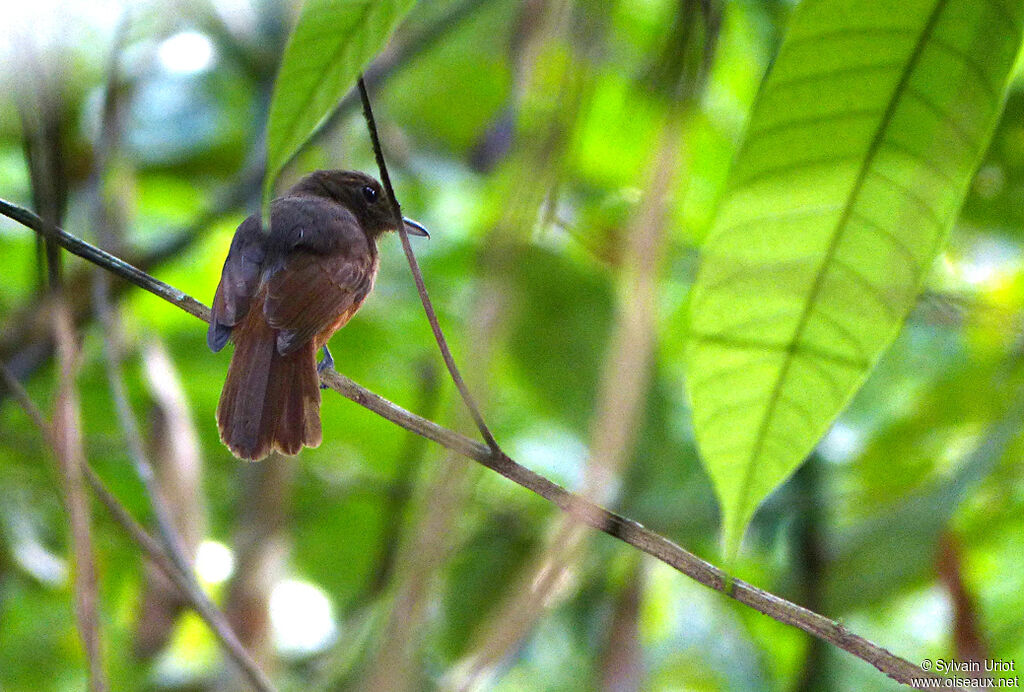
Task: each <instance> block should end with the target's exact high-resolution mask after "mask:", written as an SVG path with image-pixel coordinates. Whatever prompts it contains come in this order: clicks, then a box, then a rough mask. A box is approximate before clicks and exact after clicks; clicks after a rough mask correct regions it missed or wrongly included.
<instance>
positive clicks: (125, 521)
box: [0, 363, 275, 692]
mask: <svg viewBox="0 0 1024 692" xmlns="http://www.w3.org/2000/svg"><path fill="white" fill-rule="evenodd" d="M0 380H2V381H3V382H4V384H5V385H6V386H7V388H8V390H9V391H10V393H11V395H12V396H13V397H14V399H15V400H16V401H17V402H18V404H19V405H20V406H21V408H22V409H23V410H24V411H25V414H26V415H27V416H28V417H29V420H31V421H32V423H33V424H34V425H35V426H36V428H38V429H39V432H40V433H41V434H42V436H43V439H44V440H45V441H46V443H47V444H48V445H49V446H50V447H51V448H53V449H54V450H56V446H55V445H56V440H55V437H54V431H53V428H52V426H51V425H50V424H49V423H48V422H47V420H46V417H45V416H44V415H43V414H42V412H41V411H40V410H39V408H38V407H37V406H36V405H35V403H34V402H33V401H32V399H31V398H30V397H29V395H28V392H26V391H25V388H24V387H23V386H22V384H21V382H19V381H18V379H17V378H16V377H15V376H14V374H13V373H12V372H11V371H10V369H9V368H8V367H7V366H6V365H4V364H3V363H0ZM81 470H82V475H83V477H84V478H85V481H86V482H87V483H88V484H89V486H90V487H91V488H92V490H93V492H94V493H95V494H96V497H97V498H98V499H99V501H100V502H101V503H103V506H104V507H106V509H107V511H108V512H110V516H111V517H112V518H113V519H114V521H115V522H117V523H118V524H119V525H120V526H121V527H122V528H124V530H125V531H126V532H127V533H128V535H129V536H130V537H131V539H132V540H133V541H134V542H135V543H136V545H138V546H139V548H141V549H142V552H143V553H145V554H146V557H147V558H149V560H150V562H152V563H153V564H154V565H155V566H156V567H157V569H159V570H160V571H161V572H163V574H164V576H166V577H167V578H168V579H170V580H171V582H172V583H173V584H174V585H175V586H177V587H178V590H179V591H180V592H181V595H182V596H183V597H184V598H185V599H186V600H187V601H188V603H189V605H190V606H191V607H192V609H193V610H195V612H196V613H197V614H198V615H199V617H200V618H202V619H203V621H204V622H205V623H206V624H207V625H209V627H210V629H211V630H212V631H213V633H214V635H215V636H216V637H217V639H218V640H219V641H220V643H221V644H222V645H223V646H224V648H225V649H226V650H227V652H228V655H229V656H230V657H231V658H232V660H234V661H235V663H237V664H238V666H239V668H241V669H242V671H243V672H244V673H245V674H246V676H247V677H248V679H249V681H250V682H251V683H252V684H253V687H254V688H255V689H257V690H260V692H273V690H274V689H275V688H274V686H273V684H272V683H271V682H270V680H269V679H268V678H267V677H266V675H264V674H263V672H262V671H261V670H260V669H259V668H258V667H257V666H256V664H255V663H254V662H253V661H252V658H251V657H250V656H249V654H248V653H247V652H246V651H245V649H244V648H243V647H242V644H241V643H240V642H239V641H238V638H237V637H236V636H235V633H234V632H233V631H232V630H231V628H230V627H229V626H228V624H227V621H226V620H225V619H224V616H223V615H222V614H221V612H220V611H219V610H217V608H216V606H214V605H213V603H212V602H211V601H210V599H209V597H208V596H207V595H206V593H205V592H204V591H203V590H202V589H201V588H200V587H199V586H198V585H197V584H196V583H195V582H194V581H193V580H190V579H189V578H188V577H187V576H186V575H185V574H184V573H182V572H181V570H179V569H178V567H177V565H175V564H174V562H173V561H172V560H171V559H170V558H169V557H168V556H167V553H166V552H165V551H164V549H163V547H162V546H161V545H160V543H158V542H157V540H156V539H155V538H153V537H152V536H150V535H149V534H148V533H147V532H146V530H145V529H144V528H142V526H141V525H140V524H139V523H138V522H137V521H135V519H134V518H133V517H132V515H131V514H130V513H129V512H128V510H127V509H125V507H124V505H122V504H121V502H120V501H119V500H118V499H117V497H116V496H115V495H114V494H113V493H111V492H110V490H108V489H107V487H106V485H105V484H104V483H103V481H102V480H101V479H100V477H99V475H97V473H96V472H95V471H93V469H92V467H91V466H89V464H88V462H86V461H84V460H83V463H82V465H81Z"/></svg>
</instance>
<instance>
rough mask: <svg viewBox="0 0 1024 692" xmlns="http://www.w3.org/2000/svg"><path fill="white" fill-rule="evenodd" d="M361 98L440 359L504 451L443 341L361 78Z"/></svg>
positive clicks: (483, 429) (491, 443)
mask: <svg viewBox="0 0 1024 692" xmlns="http://www.w3.org/2000/svg"><path fill="white" fill-rule="evenodd" d="M359 96H360V98H362V100H363V116H364V117H365V118H366V127H367V129H368V130H369V131H370V140H371V141H372V143H373V155H374V156H375V157H376V158H377V168H378V169H379V170H380V181H381V183H382V184H383V185H384V192H385V194H387V196H388V201H389V202H390V203H391V210H392V211H393V212H394V215H395V218H396V219H398V235H399V237H400V238H401V239H402V249H403V250H404V251H405V258H406V259H407V260H409V269H410V270H412V276H413V279H414V280H415V281H416V290H417V291H419V294H420V301H422V302H423V310H424V311H425V312H426V313H427V320H428V321H429V322H430V328H431V329H432V330H433V332H434V339H435V340H436V341H437V347H438V348H439V349H440V350H441V357H442V358H444V364H445V365H446V366H448V373H449V374H450V375H451V376H452V381H453V382H454V383H455V386H456V388H458V390H459V394H460V395H461V396H462V400H463V401H464V402H465V403H466V408H468V409H469V413H470V415H471V416H473V421H474V422H475V423H476V427H477V428H478V429H479V430H480V434H481V435H482V436H483V438H484V441H485V442H486V443H487V446H488V447H490V448H491V449H492V450H494V451H495V452H499V451H501V448H500V447H499V446H498V441H497V440H495V439H494V435H492V434H491V430H490V428H488V427H487V423H485V422H484V417H483V416H482V415H481V414H480V408H479V407H478V406H477V405H476V401H474V400H473V395H472V394H470V393H469V387H467V386H466V382H465V381H464V380H463V379H462V374H461V373H459V368H458V366H456V365H455V358H453V357H452V352H451V349H449V348H448V341H447V340H446V339H445V338H444V332H442V331H441V325H440V324H439V323H438V321H437V313H435V312H434V305H433V304H432V303H431V302H430V296H429V295H427V286H426V284H425V283H424V281H423V272H421V271H420V265H419V262H417V261H416V255H415V254H413V251H412V244H411V243H409V234H408V233H406V231H405V224H404V223H402V221H401V219H402V207H401V205H400V204H399V203H398V198H397V197H395V190H394V188H393V187H391V177H390V176H389V175H388V167H387V164H386V163H385V162H384V152H383V150H381V148H380V137H379V136H378V134H377V124H376V123H375V122H374V120H373V109H372V108H371V106H370V96H369V94H368V93H367V92H366V82H365V81H363V77H362V76H360V77H359Z"/></svg>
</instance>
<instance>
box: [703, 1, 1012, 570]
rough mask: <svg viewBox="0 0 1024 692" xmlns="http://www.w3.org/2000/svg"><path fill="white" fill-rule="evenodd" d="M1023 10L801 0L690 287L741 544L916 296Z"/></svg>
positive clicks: (1003, 74)
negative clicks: (755, 517) (765, 503)
mask: <svg viewBox="0 0 1024 692" xmlns="http://www.w3.org/2000/svg"><path fill="white" fill-rule="evenodd" d="M1022 22H1024V19H1022V17H1021V11H1020V8H1019V7H1018V6H1016V5H1004V4H1003V3H1001V2H999V1H998V0H996V1H993V2H974V1H973V0H915V1H912V2H903V3H899V4H898V5H893V6H891V7H888V8H886V10H885V12H880V11H879V6H878V4H877V3H875V2H869V1H863V2H862V1H853V2H844V3H836V2H824V1H821V0H810V1H808V2H805V3H803V4H801V5H800V7H798V8H797V10H796V12H795V14H794V16H793V19H792V22H791V25H790V28H789V33H788V35H787V37H786V40H785V41H784V43H783V46H782V48H781V49H780V52H779V56H778V57H777V59H776V61H775V63H774V65H773V67H772V71H771V74H770V76H769V77H768V78H767V80H766V82H765V84H764V85H763V87H762V91H761V93H760V96H759V99H758V102H757V104H756V106H755V108H754V111H753V115H752V117H751V123H750V125H749V130H748V133H747V136H746V140H745V142H744V144H743V147H742V151H741V153H740V155H739V158H738V160H737V162H736V164H735V167H734V169H733V172H732V174H731V180H730V184H729V193H728V195H727V197H726V199H725V201H724V203H723V205H722V208H721V210H720V212H719V214H718V218H717V220H716V222H715V226H714V227H713V229H712V230H711V232H710V234H709V236H708V238H707V240H706V241H705V244H704V247H703V261H702V264H701V268H700V271H699V274H698V276H697V279H696V282H695V284H694V287H693V291H692V295H691V302H690V325H689V329H690V332H689V335H688V337H689V340H690V344H689V347H688V349H687V359H688V363H687V370H688V375H689V378H688V390H689V393H690V397H691V399H692V402H693V407H694V414H693V420H694V430H695V432H696V435H697V440H698V442H699V443H700V448H701V453H702V456H703V459H704V462H705V465H706V466H707V469H708V472H709V474H710V475H711V478H712V480H713V482H714V485H715V488H716V491H717V494H718V497H719V500H720V502H721V505H722V510H723V515H724V516H723V537H724V544H725V552H726V555H727V556H728V557H729V559H732V558H733V557H734V556H735V555H736V553H737V551H738V549H739V545H740V541H741V540H742V537H743V532H744V529H745V527H746V526H747V524H748V522H749V521H750V519H751V517H752V516H753V514H754V510H755V509H756V508H757V506H758V504H759V503H760V502H761V500H762V499H764V498H765V497H766V496H767V495H768V493H770V492H771V491H772V490H773V489H774V488H776V487H777V486H778V485H779V484H780V483H781V482H782V481H783V480H784V479H785V478H786V477H787V476H788V475H789V474H790V473H791V472H792V471H793V469H794V468H796V466H797V465H798V464H799V463H800V462H801V460H802V459H803V458H804V457H805V456H806V455H807V453H808V452H809V451H810V450H811V448H812V447H813V446H814V445H815V443H817V441H818V440H819V439H820V438H821V436H822V434H823V433H824V432H825V430H826V429H827V428H828V426H829V424H830V423H831V422H832V421H833V420H834V419H835V417H836V416H837V415H838V414H839V413H840V411H842V409H843V407H844V406H845V405H846V403H847V402H848V400H849V399H850V397H851V396H852V395H853V393H854V392H855V391H856V390H857V387H858V386H859V385H860V384H861V383H862V382H863V380H864V378H865V377H866V376H867V373H868V372H869V371H870V369H871V367H872V366H873V365H874V363H875V361H876V360H877V359H878V357H879V355H880V354H881V353H882V351H883V350H884V349H885V347H886V346H888V345H889V343H890V342H891V341H892V340H893V338H894V337H895V336H896V333H897V331H898V330H899V328H900V327H901V325H902V324H903V321H904V319H905V318H906V316H907V314H908V313H909V311H910V309H911V307H912V306H913V305H914V302H915V300H916V298H917V294H918V290H919V287H920V285H921V283H922V281H923V280H924V278H925V276H926V274H927V271H928V268H929V267H930V266H931V263H932V261H933V260H934V258H935V256H936V255H937V253H938V251H939V249H940V248H941V246H942V242H943V240H944V238H945V235H946V233H947V231H948V230H949V228H950V226H951V224H952V223H953V221H954V219H955V218H956V213H957V211H958V209H959V207H960V204H961V202H962V201H963V198H964V195H965V193H966V190H967V185H968V183H969V182H970V178H971V174H972V173H973V171H974V169H975V167H976V166H977V164H978V162H979V159H980V157H981V156H982V154H983V153H984V151H985V147H986V145H987V142H988V138H989V136H990V133H991V131H992V128H993V127H994V125H995V122H996V117H997V115H998V113H999V109H1000V106H1001V105H1002V101H1003V97H1004V92H1005V88H1006V84H1007V80H1008V76H1009V72H1010V68H1011V67H1012V66H1013V64H1014V59H1015V57H1016V53H1017V49H1018V47H1019V45H1020V39H1021V26H1022Z"/></svg>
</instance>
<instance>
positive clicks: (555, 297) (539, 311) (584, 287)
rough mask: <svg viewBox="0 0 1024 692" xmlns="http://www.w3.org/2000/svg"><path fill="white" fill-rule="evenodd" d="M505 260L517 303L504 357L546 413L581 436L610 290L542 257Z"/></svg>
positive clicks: (523, 251)
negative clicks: (510, 358) (513, 364)
mask: <svg viewBox="0 0 1024 692" xmlns="http://www.w3.org/2000/svg"><path fill="white" fill-rule="evenodd" d="M508 255H509V256H508V257H507V258H506V264H505V267H504V269H505V270H506V271H507V272H508V276H507V279H508V281H509V283H510V284H511V286H512V287H513V288H514V290H515V291H516V297H517V298H518V300H519V303H518V306H517V307H518V310H517V311H516V321H515V325H514V327H513V328H512V329H511V330H510V333H509V350H510V351H511V353H512V356H513V357H514V358H515V359H516V361H517V362H518V363H519V365H520V366H521V376H522V377H523V379H524V380H525V381H526V382H527V383H528V384H529V385H530V386H532V387H533V388H534V389H535V391H536V392H537V393H538V394H539V395H540V397H541V398H542V400H543V401H544V403H545V404H546V405H547V406H548V407H549V410H550V411H552V412H554V413H556V414H557V415H558V416H559V417H560V418H561V420H563V421H565V422H566V423H568V424H570V425H572V426H573V429H574V430H575V431H576V432H585V431H586V430H587V428H588V426H589V423H590V415H591V412H592V409H593V402H594V397H595V396H596V394H597V373H598V372H600V366H601V360H602V358H603V357H604V345H605V342H606V337H607V334H608V328H609V325H610V324H611V319H612V290H611V285H610V283H609V282H608V281H607V279H606V278H605V277H602V276H600V275H595V274H594V273H593V272H587V271H585V270H584V269H583V268H581V267H579V266H578V265H576V264H573V263H572V262H570V261H568V260H567V259H565V258H564V257H562V256H560V255H556V254H554V253H552V252H550V251H548V250H543V249H540V248H536V247H522V248H520V249H519V250H518V251H516V252H515V253H508Z"/></svg>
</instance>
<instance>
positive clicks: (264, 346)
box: [217, 305, 321, 461]
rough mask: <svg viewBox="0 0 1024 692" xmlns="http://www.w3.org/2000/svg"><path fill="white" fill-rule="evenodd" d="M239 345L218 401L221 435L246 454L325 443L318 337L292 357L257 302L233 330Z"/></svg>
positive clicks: (258, 455) (252, 456) (286, 451)
mask: <svg viewBox="0 0 1024 692" xmlns="http://www.w3.org/2000/svg"><path fill="white" fill-rule="evenodd" d="M232 337H233V340H234V342H235V350H234V353H233V354H232V356H231V365H230V367H229V368H228V376H227V379H226V380H225V382H224V389H223V390H222V391H221V395H220V404H219V405H218V406H217V427H218V428H219V429H220V439H221V440H223V441H224V444H225V445H227V447H228V449H230V450H231V452H232V453H233V454H234V455H235V456H237V457H239V458H240V459H249V460H251V461H258V460H260V459H262V458H263V457H265V456H267V455H268V454H270V453H271V452H272V451H274V450H277V451H279V452H281V453H283V454H298V453H299V451H301V450H302V447H303V446H304V445H305V446H307V447H317V446H319V445H320V440H321V432H320V379H319V378H318V377H317V372H316V349H315V346H314V344H313V343H312V341H310V342H309V343H307V344H305V345H303V346H302V347H300V348H298V349H296V350H295V351H293V352H292V353H289V354H288V355H286V356H282V355H281V354H280V353H278V350H277V333H276V332H275V331H274V330H273V329H271V328H270V326H269V325H268V324H267V323H266V321H265V320H264V319H263V310H262V309H260V306H258V305H253V306H252V307H251V309H250V310H249V314H248V315H246V317H245V319H244V320H243V321H242V322H241V324H239V325H238V326H236V327H235V329H234V330H233V333H232Z"/></svg>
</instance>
